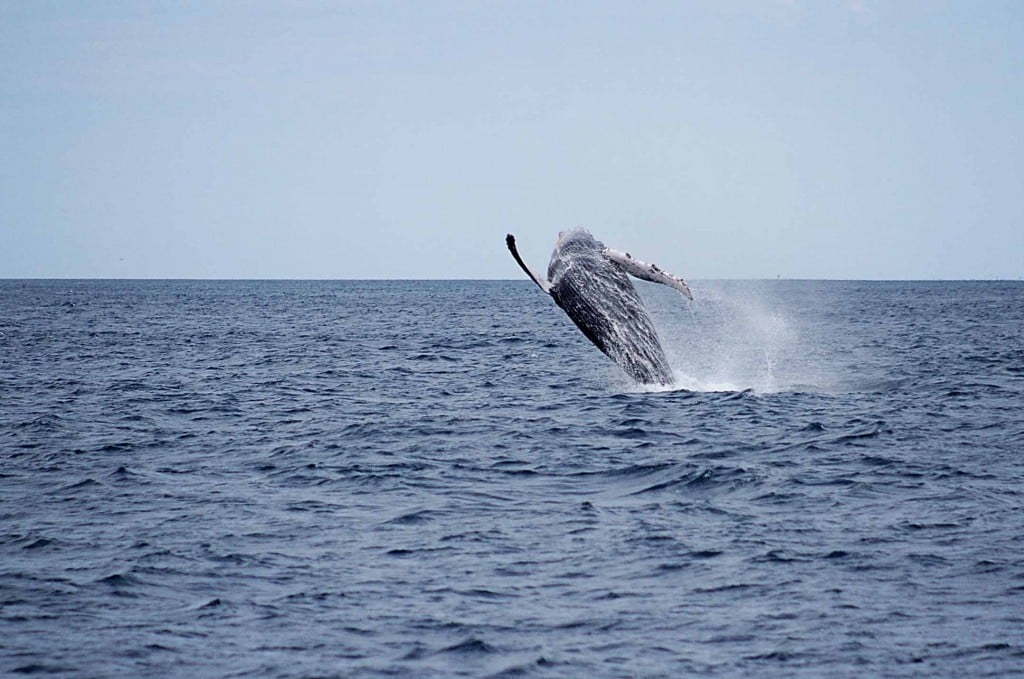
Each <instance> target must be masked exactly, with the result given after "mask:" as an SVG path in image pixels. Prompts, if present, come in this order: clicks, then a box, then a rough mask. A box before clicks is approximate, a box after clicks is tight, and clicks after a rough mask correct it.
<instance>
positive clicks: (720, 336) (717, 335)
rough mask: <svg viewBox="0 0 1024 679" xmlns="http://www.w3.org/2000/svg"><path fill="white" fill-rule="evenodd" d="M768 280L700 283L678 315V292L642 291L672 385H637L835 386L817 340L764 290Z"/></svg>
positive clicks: (712, 388)
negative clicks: (660, 339) (670, 367)
mask: <svg viewBox="0 0 1024 679" xmlns="http://www.w3.org/2000/svg"><path fill="white" fill-rule="evenodd" d="M767 285H768V284H767V283H764V284H762V283H758V282H743V283H726V282H713V283H706V284H703V285H699V286H698V287H697V288H696V289H695V297H696V299H695V301H694V302H692V303H690V304H689V313H685V312H682V313H681V305H682V304H685V300H680V299H678V295H676V296H671V295H664V294H662V293H661V292H660V291H658V290H656V289H651V288H647V289H645V290H644V295H645V301H647V303H648V305H649V308H650V309H651V313H652V316H655V318H656V322H657V324H658V327H659V331H660V333H661V336H662V342H663V345H664V347H665V350H666V352H667V354H668V356H669V361H670V363H671V364H672V366H673V372H674V375H675V383H674V384H673V385H672V386H670V387H667V388H653V389H651V388H647V387H645V388H643V391H673V390H688V391H707V392H717V391H731V392H735V391H747V390H749V391H753V392H755V393H776V392H780V391H832V390H834V389H835V388H836V385H837V382H838V379H837V377H838V376H837V375H836V374H834V370H830V369H832V367H833V366H831V365H830V364H829V363H828V362H827V359H826V358H825V357H824V355H823V353H822V350H821V349H822V346H823V342H822V340H821V338H820V337H818V336H817V335H816V333H814V332H811V331H810V329H809V328H807V327H806V326H805V325H804V324H802V323H801V321H800V318H799V315H798V314H797V313H796V312H794V310H793V309H790V308H788V306H787V304H786V303H785V298H784V297H783V296H782V295H779V294H770V293H769V292H768V291H766V289H765V287H766V286H767ZM697 291H699V293H700V294H696V292H697ZM771 292H777V291H776V290H774V289H773V290H771ZM830 372H831V373H832V374H830Z"/></svg>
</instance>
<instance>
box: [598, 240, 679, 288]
mask: <svg viewBox="0 0 1024 679" xmlns="http://www.w3.org/2000/svg"><path fill="white" fill-rule="evenodd" d="M603 253H604V256H605V257H607V258H608V260H609V261H611V262H614V263H615V264H617V265H618V266H619V267H620V268H621V269H622V270H623V271H625V272H626V273H628V274H629V275H630V276H635V277H636V278H640V279H643V280H645V281H651V282H652V283H661V284H662V285H667V286H668V287H670V288H675V289H676V290H678V291H679V292H681V293H682V294H683V296H685V297H686V298H687V299H693V293H692V292H690V288H689V286H687V285H686V281H684V280H683V279H682V278H680V277H679V276H673V275H672V274H670V273H669V272H667V271H662V270H661V269H659V268H658V267H657V266H655V265H654V264H648V263H647V262H641V261H640V260H639V259H636V258H635V257H633V256H632V255H630V254H629V253H628V252H619V251H618V250H612V249H611V248H605V249H604V250H603Z"/></svg>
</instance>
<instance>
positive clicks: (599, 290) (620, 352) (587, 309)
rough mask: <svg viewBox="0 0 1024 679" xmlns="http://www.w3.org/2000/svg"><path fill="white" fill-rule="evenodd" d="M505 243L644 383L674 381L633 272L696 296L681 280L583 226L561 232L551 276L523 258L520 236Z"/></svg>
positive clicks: (613, 356) (589, 334)
mask: <svg viewBox="0 0 1024 679" xmlns="http://www.w3.org/2000/svg"><path fill="white" fill-rule="evenodd" d="M505 240H506V244H507V245H508V248H509V251H511V253H512V256H513V257H514V258H515V259H516V261H517V262H518V263H519V265H520V266H521V267H522V268H523V270H524V271H525V272H526V274H527V275H528V276H529V277H530V278H531V279H533V281H534V282H535V283H536V284H537V285H538V286H540V288H541V289H542V290H544V291H545V292H547V293H548V294H550V295H551V297H552V299H554V300H555V303H556V304H557V305H558V306H559V307H561V308H562V310H563V311H565V313H566V315H567V316H569V318H570V319H572V322H573V323H575V324H576V327H577V328H579V329H580V331H581V332H582V333H583V334H584V335H585V336H586V337H587V339H589V340H590V341H591V342H593V343H594V345H595V346H596V347H597V348H598V349H600V350H601V351H602V352H604V353H605V355H607V356H608V357H609V358H611V359H612V360H613V361H615V363H616V364H618V365H619V367H621V368H622V369H623V370H624V371H625V372H626V373H627V374H628V375H629V376H630V377H632V378H633V379H634V380H636V381H637V382H640V383H642V384H662V385H668V384H672V382H673V378H672V369H671V368H670V367H669V364H668V359H667V358H666V357H665V352H664V350H663V349H662V348H661V342H660V341H659V339H658V333H657V331H656V330H655V328H654V323H652V322H651V318H650V316H649V315H648V314H647V311H646V309H644V306H643V303H642V302H641V301H640V297H639V295H637V292H636V288H634V287H633V283H632V281H630V279H629V275H630V274H631V275H634V276H637V277H638V278H644V279H646V280H651V281H654V282H658V283H664V284H666V285H670V286H672V287H674V288H676V289H677V290H679V291H680V292H682V293H683V294H684V295H686V296H687V297H690V298H691V299H692V295H691V294H690V290H689V288H688V287H687V286H686V283H685V282H683V280H682V279H680V278H677V277H675V276H672V275H670V274H667V273H665V272H663V271H661V270H660V269H659V268H658V267H656V266H653V265H649V264H645V263H643V262H641V261H639V260H636V259H634V258H633V257H631V256H630V255H628V254H625V253H620V252H616V251H615V250H610V249H608V248H606V247H605V246H604V244H603V243H601V242H600V241H598V240H596V239H595V238H594V237H593V236H592V235H590V233H589V232H587V231H586V230H584V229H576V230H574V231H569V232H565V233H563V234H561V235H560V236H559V238H558V243H557V244H556V246H555V250H554V252H553V253H552V254H551V262H550V264H548V272H547V280H543V279H541V278H540V277H539V276H537V274H535V273H534V272H533V271H531V270H530V268H529V267H528V266H526V264H525V263H524V262H523V260H522V259H521V258H520V257H519V253H518V251H517V250H516V245H515V237H514V236H512V235H511V234H509V235H508V236H507V237H506V239H505Z"/></svg>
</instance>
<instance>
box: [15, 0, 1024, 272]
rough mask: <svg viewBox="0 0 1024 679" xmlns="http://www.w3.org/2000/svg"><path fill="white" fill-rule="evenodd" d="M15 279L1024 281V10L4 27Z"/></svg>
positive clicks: (104, 12)
mask: <svg viewBox="0 0 1024 679" xmlns="http://www.w3.org/2000/svg"><path fill="white" fill-rule="evenodd" d="M0 151H2V153H0V156H2V163H0V232H2V239H0V242H2V247H0V277H8V278H9V277H112V278H120V277H130V278H135V277H142V278H151V277H159V278H164V277H168V278H178V277H185V278H193V277H196V278H516V279H518V278H523V275H522V273H521V272H520V271H519V269H518V267H517V266H516V265H515V263H514V262H513V260H512V258H511V257H510V256H509V255H508V253H507V251H506V250H505V245H504V235H505V233H506V232H512V233H515V234H516V235H517V238H518V240H519V243H520V250H521V252H522V253H523V254H524V257H525V258H526V260H527V261H528V262H529V263H531V264H532V265H533V266H534V268H537V269H542V270H543V269H546V266H547V260H548V257H549V255H550V251H551V247H552V245H553V244H554V240H555V238H556V236H557V233H558V231H559V230H562V229H566V228H571V227H574V226H586V227H588V228H589V229H590V230H591V231H592V232H593V233H594V234H595V236H597V237H598V238H599V239H601V240H603V241H604V242H605V243H607V244H608V245H610V246H612V247H616V248H620V249H626V250H629V251H630V252H632V253H633V254H634V255H636V256H639V257H641V258H643V259H647V260H648V261H651V262H654V263H657V264H659V265H660V266H662V267H663V268H665V269H667V270H670V271H673V272H674V273H678V274H679V275H682V276H684V277H687V278H693V279H700V278H775V277H776V276H782V277H784V278H885V279H888V278H896V279H900V278H1014V279H1016V278H1019V277H1021V276H1022V275H1024V3H1021V2H1017V1H1011V2H997V1H990V2H983V3H974V2H954V3H948V2H912V1H908V2H886V3H882V2H876V1H873V0H861V1H846V2H844V1H841V0H835V1H824V0H822V1H817V2H811V1H809V0H789V1H788V2H786V1H777V0H765V1H764V2H711V1H708V2H640V3H627V2H581V3H568V2H424V3H414V2H317V1H313V0H306V1H299V0H296V1H294V2H254V3H235V2H209V3H206V2H204V3H177V2H166V3H163V2H156V3H154V2H142V3H138V2H103V1H102V0H96V1H93V2H85V3H72V2H36V1H32V2H19V1H15V2H5V3H3V4H2V5H0Z"/></svg>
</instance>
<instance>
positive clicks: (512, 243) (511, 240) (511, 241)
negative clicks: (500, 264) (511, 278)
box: [505, 234, 551, 295]
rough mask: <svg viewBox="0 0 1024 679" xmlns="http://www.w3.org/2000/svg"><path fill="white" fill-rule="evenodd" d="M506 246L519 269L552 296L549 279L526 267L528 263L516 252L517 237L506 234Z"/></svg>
mask: <svg viewBox="0 0 1024 679" xmlns="http://www.w3.org/2000/svg"><path fill="white" fill-rule="evenodd" d="M505 245H507V246H508V251H509V252H511V253H512V257H513V258H515V260H516V263H517V264H518V265H519V267H520V268H521V269H522V270H523V271H525V272H526V275H527V276H529V277H530V280H531V281H533V282H534V283H536V284H537V286H538V287H539V288H540V289H541V290H543V291H544V292H546V293H548V294H549V295H550V294H551V283H548V281H547V279H546V278H544V277H543V276H538V275H537V274H536V273H534V272H533V270H531V269H530V267H528V266H526V262H524V261H523V258H522V257H520V256H519V251H518V250H516V237H515V236H513V235H512V234H506V236H505Z"/></svg>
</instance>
